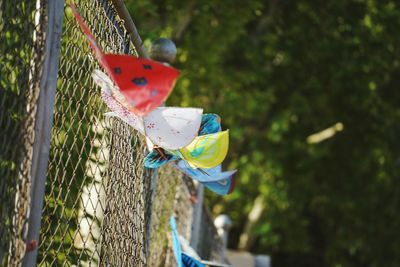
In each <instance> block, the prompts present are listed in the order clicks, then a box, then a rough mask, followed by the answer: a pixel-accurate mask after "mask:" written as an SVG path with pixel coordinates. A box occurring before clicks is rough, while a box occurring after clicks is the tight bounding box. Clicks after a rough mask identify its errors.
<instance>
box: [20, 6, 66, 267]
mask: <svg viewBox="0 0 400 267" xmlns="http://www.w3.org/2000/svg"><path fill="white" fill-rule="evenodd" d="M47 16H48V24H47V29H46V35H47V37H46V49H45V61H44V66H43V73H42V77H41V81H40V94H39V99H38V102H37V113H36V125H35V141H34V144H33V156H32V189H31V203H30V211H29V228H28V233H27V237H26V239H27V240H36V241H38V239H39V233H40V223H41V216H42V208H43V199H44V193H45V184H46V172H47V164H48V159H49V149H50V137H51V128H52V125H53V108H54V100H55V93H56V86H57V73H58V62H59V55H60V39H61V32H62V23H63V17H64V0H49V1H48V4H47ZM37 253H38V252H37V249H35V250H33V251H31V252H27V253H26V255H25V257H24V261H23V266H26V267H28V266H36V259H37Z"/></svg>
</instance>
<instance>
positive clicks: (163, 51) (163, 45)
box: [150, 38, 177, 64]
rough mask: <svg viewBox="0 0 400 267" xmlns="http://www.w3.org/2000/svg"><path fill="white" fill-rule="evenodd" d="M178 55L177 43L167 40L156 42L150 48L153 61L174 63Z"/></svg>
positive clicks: (161, 39) (162, 39)
mask: <svg viewBox="0 0 400 267" xmlns="http://www.w3.org/2000/svg"><path fill="white" fill-rule="evenodd" d="M176 53H177V50H176V46H175V43H174V42H173V41H171V40H170V39H167V38H159V39H157V40H155V41H154V42H153V43H152V45H151V48H150V57H151V58H152V59H153V60H156V61H160V62H163V63H169V64H170V63H172V62H173V61H174V59H175V57H176Z"/></svg>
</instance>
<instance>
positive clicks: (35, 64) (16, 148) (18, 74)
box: [0, 0, 46, 266]
mask: <svg viewBox="0 0 400 267" xmlns="http://www.w3.org/2000/svg"><path fill="white" fill-rule="evenodd" d="M45 11H46V6H45V1H38V2H37V3H35V1H26V2H25V1H17V2H14V1H4V2H3V1H1V0H0V18H1V19H0V40H1V42H0V137H1V138H0V203H1V205H0V265H1V266H18V265H20V263H21V260H22V258H23V255H24V253H25V241H26V240H25V239H24V236H25V234H26V231H27V218H28V215H29V210H28V209H29V198H30V187H31V177H30V170H31V160H32V147H33V141H34V125H35V113H36V101H37V99H38V95H39V91H40V90H39V88H40V86H39V84H40V77H41V71H42V65H43V59H44V56H43V50H44V47H45V46H44V43H45V42H44V41H45V39H44V31H43V28H44V27H45V26H46V16H45Z"/></svg>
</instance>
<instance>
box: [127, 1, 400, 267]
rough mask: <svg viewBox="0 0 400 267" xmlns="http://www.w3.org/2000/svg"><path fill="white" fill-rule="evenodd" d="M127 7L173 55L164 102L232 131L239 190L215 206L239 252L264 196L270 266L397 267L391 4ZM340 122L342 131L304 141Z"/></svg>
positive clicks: (396, 14)
mask: <svg viewBox="0 0 400 267" xmlns="http://www.w3.org/2000/svg"><path fill="white" fill-rule="evenodd" d="M126 3H127V5H128V7H129V9H130V11H131V14H132V16H133V18H134V20H135V22H136V23H137V24H138V28H139V31H140V33H141V34H142V37H144V38H145V39H146V43H149V40H150V39H155V38H156V37H158V36H165V37H171V38H173V39H174V40H175V41H176V43H177V46H178V50H179V51H178V52H179V53H178V58H177V62H176V63H175V65H176V66H177V67H178V68H180V69H182V70H183V73H182V77H181V79H180V81H179V82H178V84H177V86H176V89H175V91H174V93H173V94H172V96H171V98H170V100H169V104H170V105H183V106H199V107H204V108H205V110H206V112H215V113H219V114H220V115H221V116H222V118H223V124H224V125H223V126H224V127H225V128H230V129H231V146H230V147H231V150H230V154H229V159H228V160H227V164H226V167H229V168H239V181H238V186H237V189H236V191H235V192H234V193H233V194H232V195H230V196H229V197H226V198H224V199H221V198H216V197H213V198H212V199H211V200H210V202H211V204H213V205H214V207H215V210H217V209H218V211H219V212H225V213H228V214H229V215H230V216H231V217H232V219H233V220H234V222H235V226H234V229H233V231H232V235H231V246H235V245H236V243H237V240H238V236H239V234H240V233H241V231H242V230H243V227H244V223H245V221H246V218H247V215H248V212H249V211H250V209H251V207H252V204H253V200H254V199H255V197H256V196H258V195H262V196H263V197H264V199H265V205H266V210H265V212H264V214H263V216H262V218H261V219H260V220H259V222H258V225H257V227H256V228H255V231H254V233H253V236H254V238H255V242H254V244H253V246H252V250H253V251H254V252H256V253H270V254H272V256H273V260H274V265H276V266H293V265H296V266H337V267H339V266H343V267H345V266H399V264H400V254H399V253H397V251H398V250H399V248H400V238H399V237H398V235H397V229H399V227H400V217H399V216H398V215H397V210H398V208H399V204H400V203H399V186H400V184H399V181H398V179H397V178H398V176H399V171H398V169H399V162H400V161H399V160H400V158H399V142H398V140H397V136H398V135H399V133H400V128H399V124H398V121H399V119H400V108H399V105H398V103H400V101H399V100H400V94H398V93H396V92H397V90H398V86H399V78H398V77H400V76H399V74H400V73H399V72H400V68H399V58H400V51H399V46H398V44H399V42H400V35H399V34H398V31H399V30H398V29H400V9H399V6H398V3H397V2H396V1H377V0H354V1H344V0H340V1H328V2H327V1H316V0H310V1H305V0H300V1H261V0H250V1H228V0H221V1H200V0H197V1H196V0H192V1H177V0H166V1H151V0H146V1H126ZM337 122H341V123H343V125H344V130H343V131H342V132H340V133H336V135H334V136H333V137H332V138H330V139H328V140H325V141H323V142H320V143H317V144H309V143H307V142H306V139H307V137H308V136H309V135H311V134H313V133H316V132H319V131H321V130H323V129H325V128H327V127H330V126H331V125H333V124H335V123H337ZM221 205H222V206H221ZM232 207H235V208H234V209H232Z"/></svg>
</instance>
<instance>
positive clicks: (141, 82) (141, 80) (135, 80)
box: [132, 77, 147, 86]
mask: <svg viewBox="0 0 400 267" xmlns="http://www.w3.org/2000/svg"><path fill="white" fill-rule="evenodd" d="M132 82H133V83H134V84H136V85H139V86H143V85H146V84H147V80H146V78H145V77H136V78H133V79H132Z"/></svg>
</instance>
